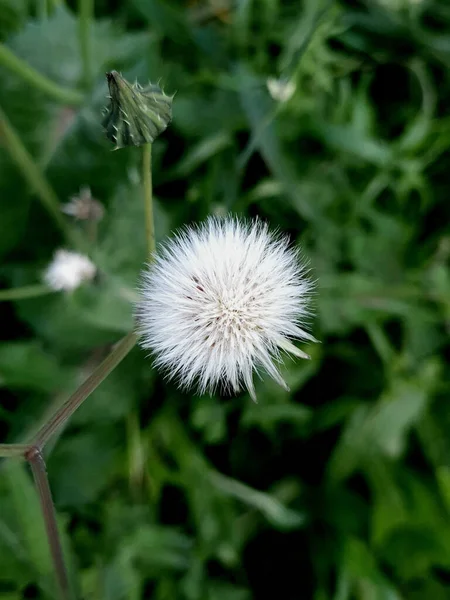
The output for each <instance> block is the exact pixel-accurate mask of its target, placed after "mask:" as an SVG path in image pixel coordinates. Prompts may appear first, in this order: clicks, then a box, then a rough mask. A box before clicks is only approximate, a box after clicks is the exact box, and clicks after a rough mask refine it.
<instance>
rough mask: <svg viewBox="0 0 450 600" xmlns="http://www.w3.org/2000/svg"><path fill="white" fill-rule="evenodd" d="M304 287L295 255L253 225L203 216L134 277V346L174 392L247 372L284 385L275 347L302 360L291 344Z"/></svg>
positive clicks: (231, 386) (302, 312)
mask: <svg viewBox="0 0 450 600" xmlns="http://www.w3.org/2000/svg"><path fill="white" fill-rule="evenodd" d="M311 289H312V283H311V281H310V280H309V279H308V278H307V277H306V272H305V267H304V263H302V261H301V258H300V255H299V252H298V250H296V249H294V248H291V247H290V246H289V240H288V238H287V237H284V236H281V235H278V234H274V233H271V232H270V231H269V229H268V227H267V225H265V224H263V223H262V222H260V221H258V220H255V221H248V222H247V221H240V220H238V219H234V218H226V219H217V218H209V219H208V220H207V221H206V222H205V223H204V224H202V225H199V226H196V227H188V228H185V229H183V230H181V231H179V232H178V233H177V235H176V236H175V237H174V238H173V239H171V240H169V241H168V242H167V243H165V244H164V245H163V246H162V247H161V248H160V252H159V254H157V256H156V257H155V261H154V263H153V264H151V265H149V267H148V268H147V270H146V271H145V272H144V274H143V280H142V284H141V289H140V293H141V300H140V301H139V303H138V305H137V310H136V316H137V321H138V333H139V334H140V337H141V341H140V343H141V345H142V347H143V348H145V349H150V350H152V351H153V353H154V356H155V363H156V366H158V367H161V368H162V369H163V370H164V372H165V373H166V374H167V376H168V378H170V379H175V380H176V381H177V382H178V383H179V385H180V386H181V387H183V388H189V387H191V386H192V385H197V387H198V389H199V391H200V393H204V392H205V391H209V392H212V391H214V390H215V389H216V387H217V386H223V387H224V388H225V390H226V391H233V392H235V393H236V392H238V391H239V390H240V389H241V387H242V386H244V387H246V388H247V389H248V391H249V393H250V395H251V397H252V398H253V399H254V400H256V395H255V388H254V385H253V370H256V371H257V373H259V370H260V369H261V368H262V369H264V370H265V371H266V372H267V373H268V374H269V375H270V376H271V377H273V379H275V381H277V382H278V383H279V384H280V385H282V386H283V387H284V388H285V389H288V388H287V385H286V383H285V381H284V380H283V378H282V376H281V374H280V372H279V370H278V364H279V363H281V362H282V361H281V351H287V352H290V353H291V354H293V355H295V356H298V357H300V358H309V357H308V355H307V354H305V353H304V352H302V351H301V350H299V349H298V348H297V347H296V346H294V344H293V343H292V342H291V340H292V339H298V340H308V341H315V340H314V338H313V337H312V336H311V335H310V334H308V333H307V332H306V331H305V330H304V329H303V328H304V326H305V320H306V317H307V316H308V314H309V312H308V303H309V298H310V292H311Z"/></svg>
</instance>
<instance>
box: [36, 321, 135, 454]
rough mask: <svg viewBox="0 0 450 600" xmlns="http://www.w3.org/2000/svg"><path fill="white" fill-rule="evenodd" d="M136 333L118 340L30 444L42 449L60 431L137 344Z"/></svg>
mask: <svg viewBox="0 0 450 600" xmlns="http://www.w3.org/2000/svg"><path fill="white" fill-rule="evenodd" d="M136 340H137V337H136V334H135V333H133V332H131V333H129V334H128V335H126V336H125V337H124V338H122V340H120V342H118V343H117V344H116V345H115V346H114V348H113V349H112V351H111V352H110V354H109V355H108V356H107V357H106V358H105V360H104V361H103V362H102V363H100V365H99V366H98V367H97V368H96V369H95V371H94V372H93V373H92V374H91V375H90V376H89V377H88V378H87V379H86V381H85V382H84V383H82V384H81V385H80V387H79V388H78V389H77V390H76V392H75V393H74V394H72V396H70V398H69V399H68V400H66V402H65V403H64V404H63V405H62V406H61V407H60V408H59V409H58V410H57V411H56V412H55V413H54V415H53V416H52V417H50V418H49V420H48V421H47V423H45V425H43V426H42V427H41V428H40V429H39V431H38V432H37V434H36V435H35V436H34V438H33V439H32V440H31V441H30V445H31V446H34V447H36V448H40V449H42V448H43V447H44V446H45V444H46V443H47V441H48V440H49V439H50V438H51V436H52V435H53V434H54V433H56V432H57V431H58V429H60V428H61V427H62V426H63V425H64V424H65V423H66V422H67V420H68V419H69V418H70V417H71V416H72V415H73V413H74V412H75V411H76V410H77V408H79V407H80V406H81V405H82V404H83V402H84V401H85V400H86V398H87V397H88V396H90V395H91V394H92V392H93V391H94V390H95V389H97V387H98V386H99V385H100V384H101V383H102V381H103V380H104V379H106V377H107V376H108V375H109V374H110V373H111V371H113V370H114V369H115V368H116V367H117V365H118V364H119V363H120V362H121V361H122V360H123V359H124V358H125V357H126V356H127V354H128V353H129V352H130V351H131V350H132V349H133V348H134V346H135V344H136Z"/></svg>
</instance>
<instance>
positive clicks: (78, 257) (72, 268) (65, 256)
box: [43, 249, 97, 292]
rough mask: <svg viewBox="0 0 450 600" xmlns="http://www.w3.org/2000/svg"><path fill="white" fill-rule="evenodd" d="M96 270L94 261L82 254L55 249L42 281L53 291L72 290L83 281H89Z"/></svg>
mask: <svg viewBox="0 0 450 600" xmlns="http://www.w3.org/2000/svg"><path fill="white" fill-rule="evenodd" d="M96 272H97V268H96V266H95V265H94V263H93V262H92V261H91V260H90V259H89V258H88V257H87V256H84V255H83V254H78V252H71V251H70V250H63V249H60V250H57V251H56V252H55V255H54V257H53V260H52V262H51V263H50V264H49V265H48V267H47V269H46V270H45V272H44V277H43V279H44V281H45V283H46V284H47V285H48V287H49V288H51V289H52V290H55V291H66V292H72V291H73V290H75V289H76V288H77V287H79V286H80V285H81V284H82V283H83V282H85V281H91V280H92V279H93V278H94V277H95V274H96Z"/></svg>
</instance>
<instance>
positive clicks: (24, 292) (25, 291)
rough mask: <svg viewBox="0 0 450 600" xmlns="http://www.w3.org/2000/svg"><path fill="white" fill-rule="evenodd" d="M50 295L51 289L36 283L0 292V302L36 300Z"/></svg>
mask: <svg viewBox="0 0 450 600" xmlns="http://www.w3.org/2000/svg"><path fill="white" fill-rule="evenodd" d="M52 293H53V290H52V289H50V288H49V287H47V286H46V285H44V284H41V283H37V284H36V285H24V286H23V287H17V288H10V289H8V290H0V302H6V301H7V300H25V299H26V298H37V297H38V296H45V295H47V294H52Z"/></svg>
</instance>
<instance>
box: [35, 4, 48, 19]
mask: <svg viewBox="0 0 450 600" xmlns="http://www.w3.org/2000/svg"><path fill="white" fill-rule="evenodd" d="M37 11H38V15H39V19H41V20H44V19H47V18H48V5H47V0H38V5H37Z"/></svg>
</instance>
